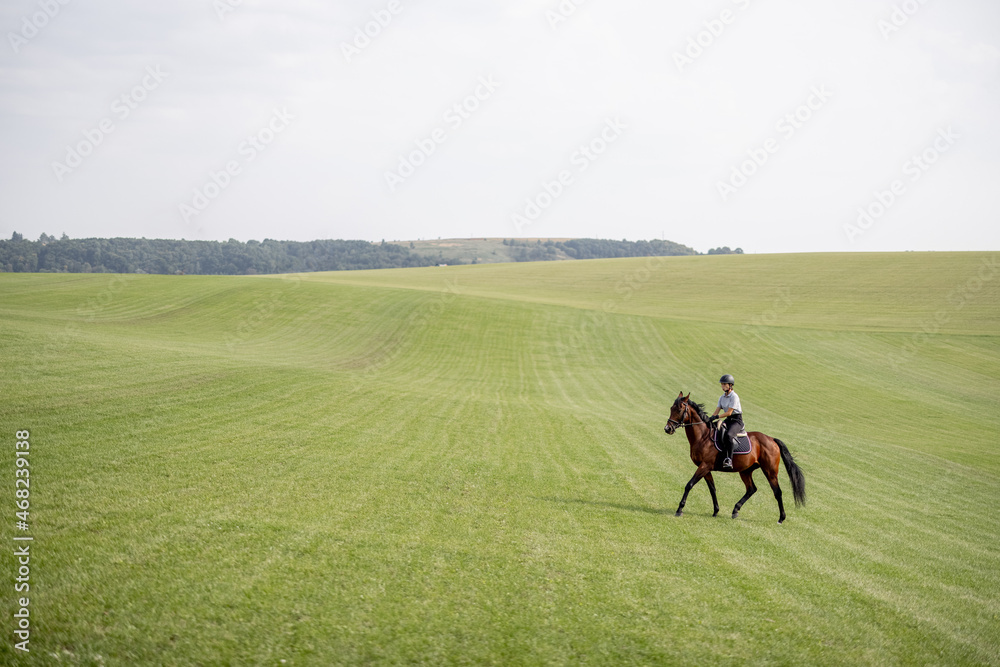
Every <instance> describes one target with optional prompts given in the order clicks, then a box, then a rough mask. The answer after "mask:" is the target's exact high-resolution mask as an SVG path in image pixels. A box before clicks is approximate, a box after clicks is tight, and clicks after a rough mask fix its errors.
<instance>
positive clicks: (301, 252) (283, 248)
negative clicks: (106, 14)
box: [0, 232, 742, 275]
mask: <svg viewBox="0 0 1000 667" xmlns="http://www.w3.org/2000/svg"><path fill="white" fill-rule="evenodd" d="M503 243H504V245H508V246H513V248H512V250H511V256H512V258H513V259H514V260H515V261H519V262H528V261H545V260H554V259H562V258H564V257H570V258H572V259H596V258H604V257H647V256H664V255H696V254H698V253H697V252H696V251H695V250H693V249H691V248H689V247H687V246H683V245H680V244H677V243H673V242H671V241H659V240H654V241H624V240H623V241H610V240H603V239H572V240H569V241H546V242H541V241H536V242H533V243H532V242H525V241H519V240H509V241H508V240H504V242H503ZM719 250H721V249H715V250H713V251H710V252H712V253H717V252H718V251H719ZM725 250H726V251H728V250H729V249H728V248H726V249H725ZM736 252H742V251H741V250H739V249H738V248H737V250H736ZM446 259H447V261H448V263H450V264H460V263H461V261H460V260H457V259H453V258H446ZM440 261H441V258H436V257H428V256H427V255H421V254H419V253H417V252H414V251H412V250H411V249H410V248H406V247H404V246H401V245H398V244H395V243H386V242H385V241H382V242H381V243H370V242H368V241H344V240H317V241H275V240H273V239H264V240H263V241H252V240H251V241H247V242H242V241H237V240H236V239H229V240H228V241H186V240H170V239H145V238H141V239H133V238H112V239H97V238H90V239H71V238H69V237H68V236H66V235H65V234H63V235H62V237H61V238H58V239H57V238H56V237H54V236H49V235H48V234H42V235H41V236H40V237H39V238H38V240H37V241H30V240H27V239H25V238H24V237H23V235H21V234H18V233H17V232H14V234H13V235H12V236H11V238H10V240H0V271H2V272H8V273H25V272H31V273H34V272H41V273H159V274H201V275H237V274H241V275H242V274H255V273H300V272H308V271H346V270H356V269H389V268H404V267H417V266H431V265H434V264H437V263H438V262H440Z"/></svg>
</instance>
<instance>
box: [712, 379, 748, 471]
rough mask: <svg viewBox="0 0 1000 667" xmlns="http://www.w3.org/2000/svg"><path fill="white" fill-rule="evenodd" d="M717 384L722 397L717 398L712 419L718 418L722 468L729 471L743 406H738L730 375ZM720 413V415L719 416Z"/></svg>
mask: <svg viewBox="0 0 1000 667" xmlns="http://www.w3.org/2000/svg"><path fill="white" fill-rule="evenodd" d="M719 384H721V385H722V396H720V397H719V406H718V407H717V408H715V412H713V413H712V418H713V419H714V418H715V417H716V416H718V418H719V423H718V429H719V431H721V432H722V433H721V435H722V436H723V437H722V438H721V440H722V442H721V443H720V444H721V445H722V447H723V452H722V455H723V456H724V457H725V458H723V460H722V467H723V468H729V469H730V470H731V469H732V467H733V444H734V443H735V438H736V434H737V433H739V432H740V431H742V430H743V406H742V405H740V397H739V396H737V395H736V392H735V391H733V386H734V385H735V384H736V379H735V378H733V376H732V375H730V374H728V373H726V374H725V375H723V376H722V377H721V378H719ZM720 411H722V414H719V412H720Z"/></svg>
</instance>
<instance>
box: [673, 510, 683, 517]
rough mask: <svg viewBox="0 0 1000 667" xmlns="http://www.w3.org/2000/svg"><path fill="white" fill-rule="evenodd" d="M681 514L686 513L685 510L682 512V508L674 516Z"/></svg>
mask: <svg viewBox="0 0 1000 667" xmlns="http://www.w3.org/2000/svg"><path fill="white" fill-rule="evenodd" d="M681 514H684V512H682V511H680V510H677V513H676V514H674V516H680V515H681Z"/></svg>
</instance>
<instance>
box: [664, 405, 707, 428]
mask: <svg viewBox="0 0 1000 667" xmlns="http://www.w3.org/2000/svg"><path fill="white" fill-rule="evenodd" d="M690 411H691V406H690V405H688V403H687V402H686V401H685V402H684V412H682V413H681V419H684V418H685V417H687V416H688V412H690ZM703 423H704V422H702V421H696V422H683V421H675V420H673V419H670V418H669V417H668V418H667V424H668V425H670V426H673V427H674V428H675V429H676V428H678V427H679V426H684V427H688V426H694V425H695V424H703Z"/></svg>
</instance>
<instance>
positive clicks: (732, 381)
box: [719, 373, 736, 384]
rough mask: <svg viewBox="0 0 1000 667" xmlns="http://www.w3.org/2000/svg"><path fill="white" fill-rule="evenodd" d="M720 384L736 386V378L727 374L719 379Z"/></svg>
mask: <svg viewBox="0 0 1000 667" xmlns="http://www.w3.org/2000/svg"><path fill="white" fill-rule="evenodd" d="M719 384H736V378H734V377H733V376H732V375H730V374H729V373H726V374H725V375H723V376H722V377H721V378H719Z"/></svg>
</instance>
